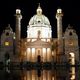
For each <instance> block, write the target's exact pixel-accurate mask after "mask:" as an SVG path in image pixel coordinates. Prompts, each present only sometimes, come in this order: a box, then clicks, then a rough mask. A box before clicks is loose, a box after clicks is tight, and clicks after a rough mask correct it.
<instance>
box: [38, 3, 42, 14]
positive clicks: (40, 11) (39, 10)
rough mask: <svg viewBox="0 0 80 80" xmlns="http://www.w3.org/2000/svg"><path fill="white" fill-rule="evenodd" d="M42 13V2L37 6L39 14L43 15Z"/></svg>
mask: <svg viewBox="0 0 80 80" xmlns="http://www.w3.org/2000/svg"><path fill="white" fill-rule="evenodd" d="M41 14H42V9H41V6H40V3H39V4H38V8H37V15H41Z"/></svg>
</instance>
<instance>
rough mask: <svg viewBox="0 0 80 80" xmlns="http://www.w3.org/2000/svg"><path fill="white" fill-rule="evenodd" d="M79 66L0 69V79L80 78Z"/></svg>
mask: <svg viewBox="0 0 80 80" xmlns="http://www.w3.org/2000/svg"><path fill="white" fill-rule="evenodd" d="M78 74H79V73H78V68H75V67H70V68H65V67H56V68H55V69H53V70H26V69H24V70H9V69H8V68H7V67H6V68H4V69H3V70H0V80H80V79H79V75H78Z"/></svg>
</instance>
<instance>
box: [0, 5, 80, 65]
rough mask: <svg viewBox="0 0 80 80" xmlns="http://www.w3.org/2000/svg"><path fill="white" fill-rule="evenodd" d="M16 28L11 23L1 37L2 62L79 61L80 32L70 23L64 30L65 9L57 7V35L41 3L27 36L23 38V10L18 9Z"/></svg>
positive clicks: (72, 62) (28, 28) (0, 60)
mask: <svg viewBox="0 0 80 80" xmlns="http://www.w3.org/2000/svg"><path fill="white" fill-rule="evenodd" d="M15 17H16V30H15V33H14V32H13V30H12V28H11V27H10V25H9V26H8V27H7V28H6V29H5V30H4V31H3V33H2V35H1V38H0V62H4V61H11V62H17V61H19V62H21V61H23V62H24V61H26V62H59V63H62V62H69V63H71V64H73V65H74V64H75V63H76V62H79V45H78V35H77V34H76V31H75V30H74V29H73V28H72V27H71V26H70V25H69V26H68V27H67V28H66V30H65V32H64V33H63V30H62V27H63V26H62V17H63V13H62V9H57V13H56V20H57V38H52V26H51V25H50V21H49V19H48V18H47V17H46V16H45V15H43V14H42V9H41V7H40V5H39V6H38V8H37V10H36V14H35V15H34V16H33V17H31V19H30V21H29V24H28V26H27V37H26V38H25V39H22V38H21V19H22V15H21V10H20V9H16V14H15Z"/></svg>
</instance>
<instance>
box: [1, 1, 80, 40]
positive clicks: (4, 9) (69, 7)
mask: <svg viewBox="0 0 80 80" xmlns="http://www.w3.org/2000/svg"><path fill="white" fill-rule="evenodd" d="M38 3H40V4H41V7H42V10H43V14H44V15H45V16H47V17H48V18H49V20H50V23H51V26H52V30H53V37H56V31H57V27H56V18H55V15H56V10H57V8H62V10H63V14H64V16H63V32H64V31H65V29H66V27H67V26H68V24H70V25H71V26H73V28H74V29H75V30H76V32H77V34H78V36H79V39H80V4H79V0H74V1H73V0H42V1H41V0H0V34H1V33H2V31H3V29H5V27H6V26H7V25H8V24H11V27H12V28H13V31H15V16H14V15H15V10H16V9H17V8H19V9H21V10H22V16H23V19H22V29H21V30H22V37H23V38H25V37H26V30H27V25H28V22H29V20H30V18H31V17H32V16H33V15H34V14H36V9H37V7H38Z"/></svg>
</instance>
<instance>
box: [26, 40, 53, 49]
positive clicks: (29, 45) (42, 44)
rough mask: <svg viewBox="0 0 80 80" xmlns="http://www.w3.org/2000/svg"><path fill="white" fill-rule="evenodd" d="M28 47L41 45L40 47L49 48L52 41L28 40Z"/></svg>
mask: <svg viewBox="0 0 80 80" xmlns="http://www.w3.org/2000/svg"><path fill="white" fill-rule="evenodd" d="M26 46H27V47H35V48H37V47H39V48H43V47H45V48H48V47H51V45H50V43H49V42H45V41H42V40H36V41H34V42H28V43H27V45H26Z"/></svg>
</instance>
